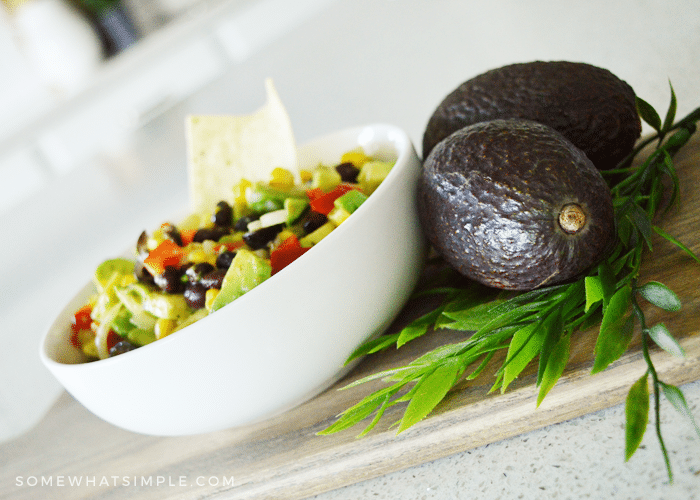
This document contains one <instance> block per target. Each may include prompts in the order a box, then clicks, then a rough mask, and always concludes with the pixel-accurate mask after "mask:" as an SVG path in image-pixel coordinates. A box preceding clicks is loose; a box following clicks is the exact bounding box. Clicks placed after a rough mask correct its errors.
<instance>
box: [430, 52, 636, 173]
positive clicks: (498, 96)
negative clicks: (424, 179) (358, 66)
mask: <svg viewBox="0 0 700 500" xmlns="http://www.w3.org/2000/svg"><path fill="white" fill-rule="evenodd" d="M498 118H523V119H528V120H533V121H536V122H539V123H543V124H545V125H549V126H550V127H552V128H554V129H555V130H558V131H559V132H561V133H562V134H563V135H564V136H565V137H566V138H567V139H569V140H570V141H571V142H573V143H574V144H575V145H576V146H578V147H579V148H580V149H582V150H583V151H584V152H585V153H586V155H588V157H589V158H590V159H591V161H592V162H593V164H594V165H595V166H596V167H597V168H599V169H610V168H612V167H614V166H616V165H617V164H618V163H619V162H620V161H621V160H622V159H623V158H624V157H625V156H627V155H628V154H629V153H630V152H631V151H632V148H633V147H634V144H635V142H636V141H637V139H638V138H639V136H640V134H641V130H642V129H641V121H640V118H639V115H638V113H637V110H636V103H635V93H634V90H633V89H632V87H630V86H629V85H628V84H627V83H625V82H624V81H622V80H620V79H619V78H618V77H617V76H615V75H614V74H612V73H611V72H610V71H608V70H606V69H603V68H599V67H596V66H592V65H590V64H585V63H577V62H568V61H552V62H543V61H535V62H530V63H519V64H512V65H508V66H503V67H502V68H497V69H494V70H491V71H488V72H486V73H483V74H481V75H479V76H477V77H475V78H473V79H471V80H468V81H466V82H464V83H463V84H462V85H460V86H459V87H457V88H456V89H455V90H454V91H453V92H452V93H450V94H449V95H448V96H447V97H445V99H444V100H443V101H442V103H441V104H440V105H439V106H438V107H437V109H436V110H435V112H434V114H433V115H432V117H431V118H430V120H429V121H428V124H427V126H426V130H425V133H424V136H423V157H424V158H426V157H427V156H428V154H429V153H430V151H431V150H432V149H433V147H435V145H436V144H437V143H438V142H440V141H441V140H442V139H444V138H445V137H447V136H448V135H450V134H451V133H452V132H454V131H456V130H459V129H460V128H462V127H464V126H467V125H471V124H473V123H477V122H481V121H487V120H493V119H498Z"/></svg>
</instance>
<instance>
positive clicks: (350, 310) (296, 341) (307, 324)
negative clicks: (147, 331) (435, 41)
mask: <svg viewBox="0 0 700 500" xmlns="http://www.w3.org/2000/svg"><path fill="white" fill-rule="evenodd" d="M357 146H362V147H363V148H364V149H365V151H366V152H367V153H368V154H369V155H372V156H376V157H379V158H382V159H396V165H395V166H394V168H393V169H392V171H391V172H390V174H389V175H388V177H387V178H386V179H385V180H384V182H383V183H382V184H381V185H380V187H379V188H378V189H377V190H376V191H375V192H374V193H373V194H372V195H371V196H370V197H369V199H368V200H367V201H366V202H365V203H364V204H363V205H362V206H361V207H360V208H359V209H358V210H357V211H356V212H355V213H354V214H353V215H352V217H350V218H349V219H348V220H347V221H345V222H344V223H343V224H342V225H341V226H339V227H338V228H337V229H336V230H335V231H333V232H332V233H331V234H330V235H329V236H327V237H326V238H325V239H323V240H322V241H321V242H320V243H319V244H318V245H316V246H315V247H313V248H312V249H311V250H309V251H308V252H306V253H305V254H304V255H303V256H302V257H300V258H299V259H298V260H297V261H295V262H294V263H293V264H291V265H290V266H288V267H286V268H285V269H283V270H282V271H280V272H279V273H278V274H276V275H275V276H273V277H272V278H270V279H269V280H267V281H265V282H263V283H262V284H261V285H259V286H258V287H256V288H254V289H253V290H251V291H250V292H248V293H247V294H245V295H244V296H242V297H240V298H239V299H237V300H236V301H234V302H232V303H231V304H229V305H227V306H226V307H224V308H222V309H220V310H219V311H217V312H215V313H213V314H211V315H209V316H207V317H205V318H204V319H202V320H200V321H198V322H197V323H195V324H193V325H191V326H188V327H187V328H184V329H183V330H180V331H178V332H175V333H174V334H172V335H170V336H168V337H166V338H164V339H161V340H158V341H156V342H153V343H152V344H149V345H146V346H144V347H141V348H139V349H137V350H135V351H131V352H128V353H125V354H123V355H120V356H116V357H114V358H108V359H103V360H100V361H94V362H91V363H84V362H83V361H84V359H83V358H82V357H81V354H80V353H79V352H78V351H77V350H76V349H74V348H73V347H72V346H71V345H70V343H69V337H70V327H69V325H70V319H71V316H72V314H73V313H74V312H75V311H76V310H77V309H78V308H79V307H80V306H81V305H82V304H84V303H85V301H86V300H87V298H88V297H89V296H90V295H91V294H92V293H93V291H94V289H93V286H92V284H88V285H86V286H85V287H84V288H83V289H82V290H81V291H80V292H79V293H78V294H77V295H76V296H75V297H74V298H73V300H71V301H70V303H69V304H68V305H67V306H66V308H65V309H64V310H63V311H62V312H61V313H60V314H59V315H58V317H57V318H56V320H55V321H54V323H53V324H52V325H51V327H50V328H49V330H48V332H47V333H46V334H45V336H44V338H43V341H42V344H41V349H40V356H41V359H42V361H43V363H44V364H45V365H46V367H47V368H48V369H49V370H50V371H51V372H52V373H53V375H54V376H55V377H56V378H57V379H58V380H59V381H60V382H61V383H62V384H63V386H64V387H65V388H66V390H67V391H68V392H70V393H71V394H72V395H73V397H75V399H77V400H78V401H80V402H81V403H82V404H83V405H84V406H85V407H86V408H88V409H89V410H90V411H91V412H93V413H94V414H96V415H97V416H99V417H101V418H103V419H104V420H106V421H108V422H110V423H112V424H114V425H116V426H119V427H122V428H124V429H128V430H130V431H134V432H138V433H144V434H152V435H170V436H173V435H187V434H197V433H204V432H210V431H216V430H220V429H225V428H230V427H234V426H240V425H245V424H248V423H252V422H255V421H259V420H262V419H265V418H269V417H271V416H273V415H275V414H278V413H280V412H282V411H284V410H287V409H289V408H291V407H293V406H296V405H298V404H301V403H302V402H304V401H306V400H308V399H310V398H311V397H313V396H315V395H316V394H318V393H320V392H321V391H323V390H324V389H326V388H327V387H329V386H330V385H331V384H333V383H334V382H335V381H337V380H338V378H340V377H341V376H342V375H344V374H345V372H346V371H347V367H344V363H345V361H346V359H347V358H348V356H349V355H350V354H351V353H352V352H353V351H354V350H355V349H356V348H357V347H358V346H359V345H360V344H361V343H362V342H364V341H365V340H367V339H369V338H370V337H372V336H375V335H378V334H380V333H381V332H382V331H383V330H385V329H386V328H387V327H388V326H389V324H390V323H391V321H392V320H393V319H394V317H395V316H396V315H397V314H398V312H399V311H400V309H401V308H402V306H403V304H404V303H405V302H406V300H407V299H408V296H409V295H410V293H411V291H412V289H413V287H414V286H415V284H416V281H417V279H418V275H419V273H420V270H421V267H422V263H423V257H424V254H425V249H426V244H425V241H424V238H423V236H422V233H421V230H420V226H419V222H418V214H417V209H416V196H415V191H416V181H417V179H418V175H419V171H420V167H421V164H420V161H419V159H418V157H417V156H416V153H415V150H414V148H413V145H412V144H411V141H410V139H409V138H408V136H407V135H406V133H405V132H403V131H402V130H401V129H399V128H396V127H394V126H390V125H383V124H378V125H369V126H364V127H358V128H352V129H348V130H343V131H340V132H337V133H334V134H330V135H327V136H324V137H321V138H319V139H316V140H314V141H311V142H310V143H309V144H306V145H305V146H303V147H301V148H300V151H299V153H300V166H301V167H302V168H303V167H305V166H314V165H316V164H317V163H318V162H324V163H327V164H332V163H333V162H337V161H338V160H339V158H340V156H341V154H342V153H344V152H345V151H348V150H350V149H353V148H356V147H357Z"/></svg>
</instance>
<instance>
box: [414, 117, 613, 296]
mask: <svg viewBox="0 0 700 500" xmlns="http://www.w3.org/2000/svg"><path fill="white" fill-rule="evenodd" d="M418 193H419V195H418V205H419V214H420V218H421V224H422V225H423V229H424V231H425V233H426V235H427V237H428V239H429V241H430V242H431V244H432V245H433V247H434V248H435V250H436V251H437V252H438V253H439V254H440V255H441V256H442V257H443V258H444V259H445V260H446V261H447V262H448V263H449V264H450V265H451V266H453V267H454V268H456V269H457V270H458V271H459V272H461V273H462V274H463V275H465V276H467V277H468V278H471V279H474V280H476V281H479V282H481V283H483V284H485V285H488V286H492V287H495V288H502V289H508V290H532V289H535V288H538V287H541V286H545V285H554V284H558V283H562V282H567V281H569V280H571V279H574V278H576V277H578V276H579V275H580V274H581V273H583V272H584V271H586V270H588V269H589V268H591V267H592V266H594V265H596V264H597V263H599V262H600V261H601V260H602V259H603V258H604V257H605V256H606V254H607V252H608V251H609V249H610V248H611V246H612V245H613V244H614V241H615V238H616V232H615V222H614V214H613V205H612V198H611V195H610V190H609V188H608V186H607V185H606V184H605V181H604V180H603V178H602V177H601V175H600V172H598V170H597V169H596V168H595V167H594V166H593V164H592V163H591V161H590V160H589V159H588V158H587V157H586V155H585V154H584V153H583V152H582V151H581V150H580V149H578V148H577V147H576V146H574V145H573V144H571V142H570V141H568V140H567V139H566V138H564V137H563V136H562V135H561V134H559V133H558V132H556V131H555V130H553V129H551V128H550V127H547V126H545V125H542V124H539V123H536V122H532V121H527V120H520V119H509V120H493V121H491V122H483V123H477V124H475V125H471V126H469V127H465V128H463V129H461V130H459V131H458V132H455V133H454V134H452V135H450V136H449V137H448V138H446V139H445V140H443V141H442V142H440V144H438V145H437V146H436V147H435V148H434V149H433V151H432V152H431V153H430V155H429V156H428V158H426V159H425V161H424V165H423V171H422V175H421V178H420V181H419V190H418Z"/></svg>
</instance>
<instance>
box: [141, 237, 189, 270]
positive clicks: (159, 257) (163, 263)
mask: <svg viewBox="0 0 700 500" xmlns="http://www.w3.org/2000/svg"><path fill="white" fill-rule="evenodd" d="M184 255H185V254H184V252H183V250H182V248H181V247H179V246H178V245H177V243H175V242H174V241H170V240H163V241H162V242H161V243H160V244H159V245H158V246H157V247H156V248H154V249H153V250H151V253H149V254H148V257H146V258H145V259H144V260H143V263H144V264H145V265H146V266H147V267H148V268H149V269H150V270H151V271H152V272H153V273H155V274H162V273H163V271H165V268H166V267H168V266H178V265H180V260H182V258H183V257H184Z"/></svg>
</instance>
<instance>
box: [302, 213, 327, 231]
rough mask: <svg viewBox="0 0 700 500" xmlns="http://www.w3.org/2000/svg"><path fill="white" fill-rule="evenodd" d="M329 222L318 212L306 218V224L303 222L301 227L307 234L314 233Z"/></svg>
mask: <svg viewBox="0 0 700 500" xmlns="http://www.w3.org/2000/svg"><path fill="white" fill-rule="evenodd" d="M326 222H328V217H326V216H325V215H323V214H321V213H318V212H310V213H309V215H307V216H306V218H305V219H304V222H302V224H301V227H302V229H303V230H304V232H305V233H306V234H309V233H313V232H314V231H316V230H317V229H318V228H319V227H321V226H322V225H324V224H325V223H326Z"/></svg>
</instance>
